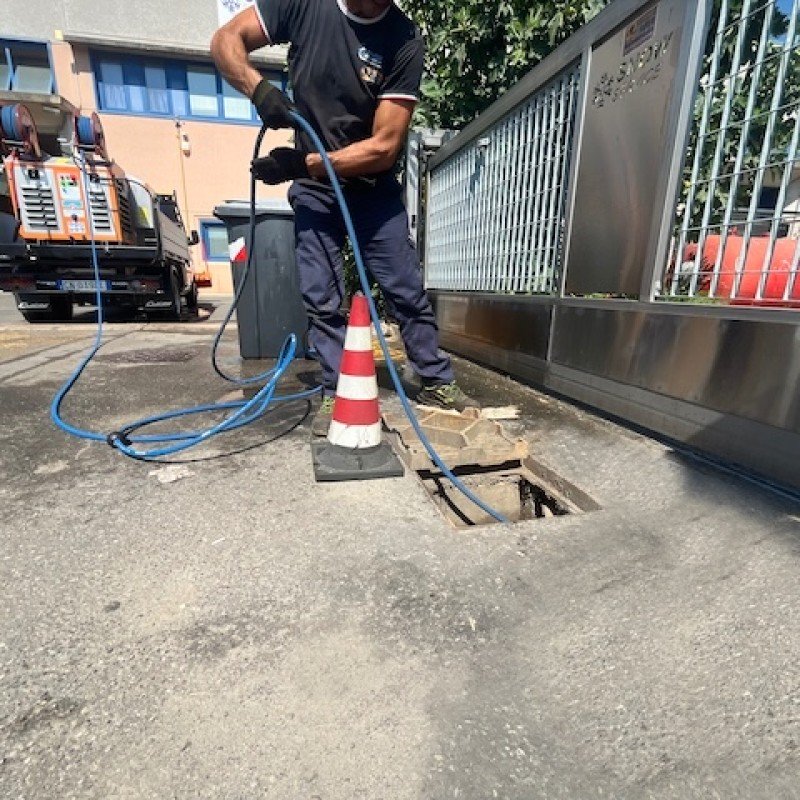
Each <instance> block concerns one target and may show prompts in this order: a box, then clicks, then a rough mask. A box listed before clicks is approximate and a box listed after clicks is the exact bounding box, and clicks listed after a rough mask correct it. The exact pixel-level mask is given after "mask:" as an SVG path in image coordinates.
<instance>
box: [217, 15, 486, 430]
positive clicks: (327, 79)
mask: <svg viewBox="0 0 800 800" xmlns="http://www.w3.org/2000/svg"><path fill="white" fill-rule="evenodd" d="M284 43H289V44H290V48H289V79H290V81H291V85H292V89H293V93H294V103H295V104H296V106H294V107H293V106H292V104H291V103H290V102H289V100H288V98H286V97H285V95H283V94H282V93H281V92H280V91H279V90H278V89H276V88H275V87H274V86H272V84H271V83H269V81H267V80H266V79H264V78H262V76H261V75H260V74H259V73H258V71H257V70H256V69H255V68H254V67H253V66H252V65H251V64H250V62H249V60H248V53H250V52H251V51H253V50H255V49H257V48H259V47H262V46H264V45H266V44H284ZM211 52H212V55H213V57H214V60H215V62H216V64H217V66H218V67H219V69H220V71H221V72H222V73H223V75H224V76H225V77H226V78H227V80H228V81H229V82H230V83H231V84H232V85H233V86H235V87H236V88H237V89H239V90H240V91H242V92H244V93H245V94H246V95H247V96H248V97H250V98H251V100H252V102H253V104H254V105H255V107H256V110H257V111H258V113H259V115H260V116H261V119H262V120H263V121H264V124H265V125H267V127H270V128H286V127H291V126H293V121H292V118H291V116H290V113H289V112H290V110H292V109H293V108H295V107H296V110H297V111H298V112H299V113H300V114H301V115H302V116H303V117H305V118H306V119H307V120H308V121H309V122H310V124H311V126H312V127H313V128H314V130H315V131H316V132H317V134H318V135H319V136H320V138H321V139H322V141H323V143H324V144H325V147H326V149H327V150H328V152H329V153H330V158H331V162H332V164H333V167H334V169H335V171H336V173H337V176H338V177H339V178H341V179H342V182H343V184H344V192H345V197H346V198H347V202H348V206H349V208H350V212H351V215H352V217H353V224H354V227H355V230H356V235H357V237H358V243H359V245H360V247H361V250H362V253H363V256H364V261H365V263H366V265H367V268H368V269H369V270H370V272H371V273H372V275H373V276H374V277H375V279H376V280H377V281H378V283H379V285H380V287H381V289H382V290H383V294H384V297H385V298H386V301H387V304H388V306H389V310H390V312H391V313H392V315H393V316H394V317H395V318H396V319H397V321H398V323H399V325H400V332H401V334H402V337H403V342H404V344H405V347H406V352H407V354H408V358H409V360H410V362H411V364H412V366H413V367H414V369H415V371H416V372H417V374H418V375H419V376H420V378H421V380H422V385H423V388H422V391H421V392H420V394H419V396H418V400H419V401H420V402H423V403H426V404H431V405H436V406H440V407H443V408H451V409H456V410H463V409H464V408H465V407H466V406H468V405H475V403H474V402H473V401H471V400H470V399H469V398H468V397H466V395H464V393H463V392H462V391H461V389H460V388H459V387H458V386H457V384H456V383H455V382H454V380H453V371H452V367H451V364H450V359H449V358H448V357H447V356H446V355H444V354H443V353H441V351H440V350H439V346H438V331H437V328H436V321H435V317H434V314H433V310H432V309H431V306H430V302H429V300H428V297H427V295H426V294H425V290H424V288H423V286H422V277H421V272H420V269H419V260H418V258H417V255H416V251H415V249H414V247H413V245H412V244H411V242H410V240H409V236H408V219H407V216H406V212H405V209H404V207H403V203H402V196H401V189H400V185H399V184H398V183H397V181H396V180H395V178H394V166H395V163H396V161H397V158H398V156H399V154H400V151H401V150H402V147H403V144H404V142H405V139H406V135H407V133H408V127H409V124H410V122H411V115H412V113H413V110H414V105H415V104H416V102H417V100H418V98H419V85H420V80H421V78H422V67H423V58H424V43H423V40H422V37H421V36H420V34H419V32H418V31H417V29H416V28H415V27H414V25H413V23H412V22H411V21H410V20H409V19H408V17H406V16H405V15H404V14H403V13H402V12H401V11H400V10H399V9H398V8H397V6H395V5H394V3H393V0H256V3H255V4H254V6H252V7H250V8H248V9H247V10H245V11H243V12H242V13H240V14H239V15H237V16H236V17H234V18H233V19H232V20H231V21H230V22H229V23H228V24H227V25H225V26H224V27H223V28H220V30H219V31H217V33H216V34H215V36H214V39H213V41H212V43H211ZM253 171H254V173H255V174H256V176H257V177H258V178H260V179H261V180H263V181H265V182H266V183H270V184H278V183H283V182H284V181H289V180H292V181H294V183H293V184H292V187H291V189H290V190H289V201H290V202H291V204H292V207H293V209H294V212H295V233H296V249H297V268H298V276H299V282H300V288H301V291H302V293H303V300H304V302H305V306H306V310H307V312H308V315H309V320H310V326H311V327H310V333H309V339H310V343H311V345H312V346H313V347H314V349H315V350H316V351H317V353H318V354H319V359H320V364H321V366H322V379H323V401H322V405H321V406H320V409H319V411H318V413H317V416H316V418H315V421H314V426H313V427H314V433H316V434H318V435H325V434H326V433H327V428H328V423H329V422H330V418H331V410H332V405H333V396H334V394H335V389H336V381H337V376H338V372H339V365H340V362H341V358H342V348H343V345H344V338H345V329H346V319H345V316H344V314H343V313H342V304H343V300H344V288H343V280H342V276H343V268H342V255H341V253H342V247H343V246H344V243H345V238H346V231H345V226H344V221H343V219H342V214H341V211H340V209H339V207H338V204H337V202H336V198H335V196H334V194H333V189H332V187H331V185H330V182H329V181H328V179H327V176H326V173H325V169H324V166H323V164H322V158H321V157H320V155H319V154H318V153H316V152H315V151H314V148H313V146H312V143H311V142H310V141H309V137H308V136H306V135H305V133H303V132H302V131H301V132H300V133H299V134H298V137H297V146H296V147H295V148H286V147H280V148H276V149H275V150H273V151H272V152H271V153H270V154H269V155H268V156H266V157H264V158H259V159H257V160H256V161H254V162H253Z"/></svg>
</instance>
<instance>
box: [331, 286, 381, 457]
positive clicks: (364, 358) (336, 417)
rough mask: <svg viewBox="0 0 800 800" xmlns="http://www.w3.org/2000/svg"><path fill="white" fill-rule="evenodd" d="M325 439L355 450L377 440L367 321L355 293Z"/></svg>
mask: <svg viewBox="0 0 800 800" xmlns="http://www.w3.org/2000/svg"><path fill="white" fill-rule="evenodd" d="M328 441H329V442H330V443H331V444H332V445H336V446H337V447H349V448H353V449H356V450H364V449H366V448H368V447H377V445H379V444H380V443H381V411H380V406H379V405H378V378H377V376H376V374H375V356H374V355H373V352H372V329H371V320H370V318H369V306H368V305H367V298H366V297H364V295H363V294H358V295H356V296H355V297H354V298H353V303H352V305H351V307H350V319H349V321H348V324H347V335H346V336H345V340H344V353H343V354H342V365H341V367H340V368H339V380H338V382H337V384H336V398H335V400H334V404H333V418H332V420H331V424H330V428H328Z"/></svg>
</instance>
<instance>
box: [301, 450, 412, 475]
mask: <svg viewBox="0 0 800 800" xmlns="http://www.w3.org/2000/svg"><path fill="white" fill-rule="evenodd" d="M311 458H312V460H313V463H314V479H315V480H316V481H317V483H324V482H333V481H367V480H375V479H378V478H401V477H402V476H403V475H404V470H403V465H402V464H401V463H400V460H399V459H398V458H397V456H396V455H395V454H394V451H393V450H392V448H391V447H390V446H389V445H388V444H387V443H386V442H381V443H380V444H379V445H377V446H376V447H369V448H364V449H360V450H354V449H352V448H350V447H339V446H337V445H335V444H331V443H330V442H328V441H325V440H323V441H319V442H313V443H312V445H311Z"/></svg>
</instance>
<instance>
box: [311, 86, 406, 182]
mask: <svg viewBox="0 0 800 800" xmlns="http://www.w3.org/2000/svg"><path fill="white" fill-rule="evenodd" d="M414 105H415V104H414V101H412V100H381V101H380V102H379V103H378V108H377V110H376V111H375V120H374V122H373V124H372V136H370V137H369V139H364V140H363V141H360V142H355V143H354V144H351V145H348V146H347V147H344V148H342V149H341V150H336V151H335V152H333V153H331V154H330V157H331V161H332V163H333V167H334V169H335V170H336V174H337V175H339V176H340V177H342V178H355V177H358V176H360V175H372V174H375V173H377V172H386V171H387V170H389V169H391V168H392V167H393V166H394V163H395V161H397V157H398V155H400V150H401V149H402V148H403V144H404V143H405V140H406V135H407V134H408V126H409V125H410V124H411V115H412V114H413V113H414ZM306 166H307V167H308V171H309V172H310V173H311V176H312V177H314V178H321V177H323V176H324V175H325V168H324V167H323V165H322V158H321V157H320V156H319V154H318V153H311V154H309V155H307V156H306Z"/></svg>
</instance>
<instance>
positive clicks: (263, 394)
mask: <svg viewBox="0 0 800 800" xmlns="http://www.w3.org/2000/svg"><path fill="white" fill-rule="evenodd" d="M292 117H293V118H294V121H295V122H296V123H297V125H298V126H299V127H300V128H302V129H303V130H304V131H305V132H306V133H307V134H308V136H309V137H310V138H311V141H312V142H313V143H314V147H316V148H317V150H318V151H319V153H320V156H321V157H322V162H323V164H324V165H325V170H326V172H327V173H328V177H329V178H330V182H331V185H332V186H333V190H334V193H335V195H336V199H337V201H338V203H339V206H340V208H341V211H342V217H343V218H344V222H345V227H346V228H347V233H348V236H349V237H350V241H351V243H352V246H353V254H354V256H355V262H356V269H357V271H358V276H359V281H360V282H361V287H362V290H363V292H364V296H365V297H366V299H367V303H368V305H369V311H370V316H371V317H372V322H373V325H374V327H375V332H376V334H377V336H378V341H379V342H380V345H381V350H382V351H383V355H384V358H385V359H386V366H387V369H388V370H389V375H390V377H391V379H392V383H393V384H394V387H395V390H396V391H397V395H398V397H399V398H400V402H401V404H402V406H403V410H404V411H405V413H406V416H407V417H408V419H409V421H410V422H411V424H412V426H413V428H414V430H415V432H416V434H417V436H418V437H419V440H420V441H421V442H422V445H423V447H424V448H425V450H426V452H427V453H428V455H429V456H430V458H431V460H432V461H433V463H434V464H435V465H436V466H437V467H438V468H439V470H440V471H441V472H442V474H443V475H444V476H445V477H446V478H447V479H448V480H449V481H450V482H451V483H452V484H453V486H454V487H455V488H456V489H458V490H459V491H460V492H461V493H462V494H463V495H464V496H465V497H467V498H468V499H469V500H471V501H472V502H473V503H474V504H475V505H477V506H478V507H479V508H481V509H482V510H483V511H484V512H485V513H487V514H489V516H491V517H493V518H494V519H495V520H497V521H498V522H508V520H507V519H506V518H505V517H504V516H503V515H502V514H500V513H499V512H497V511H495V510H494V509H493V508H491V507H490V506H488V505H487V504H486V503H484V502H483V500H481V499H480V498H479V497H477V495H475V494H474V493H473V492H472V491H471V490H470V489H469V488H468V487H467V486H465V485H464V484H463V483H462V482H461V481H460V480H459V479H458V478H457V477H456V476H455V475H454V474H453V472H452V471H451V470H450V469H449V468H448V467H447V465H446V464H445V463H444V462H443V461H442V459H441V458H440V456H439V454H438V453H437V452H436V450H434V448H433V445H432V444H431V443H430V441H429V440H428V437H427V436H426V435H425V431H424V430H423V429H422V426H421V425H420V424H419V421H418V420H417V418H416V415H415V414H414V410H413V408H412V407H411V403H410V401H409V399H408V396H407V395H406V392H405V389H404V388H403V384H402V381H401V380H400V376H399V375H398V373H397V369H396V367H395V365H394V362H393V361H392V358H391V355H390V353H389V346H388V344H387V342H386V337H385V336H384V334H383V331H382V329H381V324H380V318H379V316H378V311H377V309H376V307H375V302H374V301H373V299H372V293H371V291H370V285H369V281H368V279H367V272H366V269H365V267H364V262H363V259H362V257H361V249H360V247H359V245H358V239H357V237H356V233H355V228H354V226H353V220H352V218H351V216H350V211H349V209H348V206H347V201H346V200H345V197H344V194H343V192H342V188H341V186H340V184H339V180H338V178H337V176H336V173H335V171H334V169H333V165H332V164H331V162H330V159H329V158H328V155H327V152H326V150H325V146H324V145H323V144H322V142H321V140H320V138H319V136H318V135H317V133H316V131H315V130H314V129H313V128H312V127H311V125H310V124H309V123H308V122H307V121H306V120H305V119H304V118H303V117H301V116H300V115H299V114H297V113H295V112H292ZM264 133H265V129H264V128H262V129H261V131H260V132H259V135H258V137H257V139H256V146H255V155H256V156H257V155H258V152H259V151H260V147H261V142H262V139H263V137H264ZM79 159H80V160H79V166H80V168H81V173H82V176H83V181H84V187H85V189H86V192H87V195H88V174H87V169H86V161H85V158H84V157H83V156H82V155H79ZM87 217H88V219H89V226H90V229H89V233H90V244H91V253H92V267H93V270H94V277H95V283H96V302H97V333H96V336H95V341H94V344H93V346H92V347H91V349H90V350H89V352H88V353H87V354H86V356H84V358H83V359H82V360H81V362H80V363H79V364H78V366H77V367H76V369H75V371H74V372H73V373H72V374H71V375H70V377H69V378H68V379H67V381H66V382H65V383H64V385H63V386H62V387H61V388H60V389H59V390H58V392H57V393H56V395H55V397H54V398H53V401H52V403H51V405H50V416H51V418H52V420H53V422H54V423H55V424H56V425H57V426H58V427H59V428H60V429H61V430H63V431H65V432H66V433H68V434H70V435H72V436H77V437H79V438H81V439H88V440H90V441H99V442H107V443H108V444H110V445H111V446H112V447H114V448H115V449H117V450H119V451H120V452H121V453H123V454H124V455H126V456H130V457H131V458H135V459H140V460H145V461H150V460H153V459H158V458H162V457H165V456H170V455H174V454H175V453H179V452H181V451H183V450H188V449H189V448H191V447H194V446H195V445H198V444H201V443H202V442H206V441H208V440H209V439H210V438H212V437H213V436H216V435H217V434H220V433H225V432H227V431H231V430H235V429H237V428H242V427H244V426H245V425H248V424H250V423H251V422H254V421H255V420H257V419H259V418H260V417H261V416H263V415H264V414H265V413H266V412H267V410H268V409H269V407H270V405H272V404H274V403H278V402H289V401H292V400H299V399H303V398H308V397H310V396H312V395H314V394H318V393H319V391H320V387H316V388H314V389H309V390H306V391H303V392H298V393H295V394H290V395H276V394H275V392H276V389H277V386H278V383H279V381H280V379H281V378H282V377H283V375H284V373H285V372H286V370H287V369H288V368H289V366H290V364H291V363H292V360H293V359H294V356H295V353H296V350H297V337H296V336H295V335H294V334H290V335H289V337H287V339H286V342H285V343H284V345H283V348H282V350H281V354H280V356H279V357H278V360H277V363H276V365H275V366H274V367H273V368H271V369H270V370H267V371H266V372H264V373H263V374H261V375H258V376H255V377H253V378H235V377H231V376H228V375H226V374H225V373H224V372H223V371H222V370H221V369H220V368H219V366H218V364H217V360H216V353H217V348H218V345H219V343H220V340H221V339H222V335H223V333H224V330H225V327H226V326H227V324H228V322H229V321H230V319H231V317H232V315H233V312H234V310H235V308H236V305H237V303H238V302H239V299H240V297H241V294H242V289H243V287H244V284H245V281H246V278H247V274H248V272H249V270H250V268H251V265H252V255H253V251H254V249H255V248H254V246H253V243H254V242H255V236H254V232H255V178H253V177H251V181H250V242H251V246H250V248H249V253H248V259H247V264H246V267H245V272H244V274H243V276H242V280H241V282H240V284H239V287H238V288H237V291H236V294H235V296H234V302H233V303H232V305H231V308H230V309H229V311H228V313H227V315H226V317H225V319H224V321H223V323H222V325H221V326H220V329H219V332H218V333H217V335H216V337H215V338H214V344H213V347H212V363H213V366H214V369H215V371H216V372H217V374H219V375H220V376H221V377H223V378H225V380H228V381H230V382H232V383H234V384H236V385H239V386H246V385H253V384H255V383H261V382H265V385H264V386H263V387H262V388H261V389H259V390H258V392H257V393H256V394H255V395H254V396H253V397H252V398H251V399H250V400H248V401H241V402H231V403H215V404H208V405H201V406H194V407H192V408H184V409H178V410H175V411H169V412H166V413H163V414H158V415H154V416H150V417H145V418H142V419H139V420H136V421H135V422H132V423H130V424H128V425H126V426H124V427H123V428H122V429H121V430H119V431H116V432H113V433H110V434H103V433H98V432H95V431H89V430H84V429H82V428H78V427H76V426H74V425H71V424H69V423H68V422H66V421H65V420H64V419H63V417H62V416H61V405H62V403H63V402H64V400H65V398H66V397H67V395H68V394H69V392H70V391H71V390H72V388H73V387H74V386H75V384H76V383H77V381H78V379H79V378H80V376H81V375H82V374H83V371H84V370H85V369H86V367H87V366H88V365H89V363H90V362H91V360H92V359H93V358H94V356H95V355H96V353H97V351H98V350H99V349H100V348H101V347H102V346H103V305H102V294H101V290H100V285H101V284H100V266H99V263H98V258H97V246H96V242H95V238H94V230H93V226H92V220H91V215H87ZM220 411H222V412H232V413H230V414H229V416H227V417H226V418H225V419H223V420H222V421H221V422H218V423H217V424H216V425H213V426H211V427H209V428H206V429H203V430H196V431H181V432H173V433H163V434H150V435H147V434H134V431H138V430H140V429H142V428H144V427H147V426H148V425H152V424H155V423H158V422H165V421H168V420H173V419H179V418H182V417H187V416H192V415H195V414H205V413H210V412H220ZM136 445H153V446H152V447H149V448H145V447H137V446H136Z"/></svg>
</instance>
